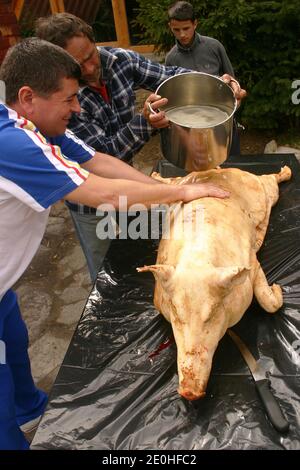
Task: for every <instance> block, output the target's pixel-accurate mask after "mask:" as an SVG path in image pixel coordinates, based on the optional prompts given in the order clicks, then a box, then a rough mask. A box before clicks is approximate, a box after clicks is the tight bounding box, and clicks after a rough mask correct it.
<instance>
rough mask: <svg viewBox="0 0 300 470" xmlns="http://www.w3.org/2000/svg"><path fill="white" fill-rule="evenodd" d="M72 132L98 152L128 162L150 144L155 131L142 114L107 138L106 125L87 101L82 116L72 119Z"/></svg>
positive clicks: (82, 106)
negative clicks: (97, 117)
mask: <svg viewBox="0 0 300 470" xmlns="http://www.w3.org/2000/svg"><path fill="white" fill-rule="evenodd" d="M72 131H73V132H74V133H75V134H76V135H77V136H78V137H79V138H80V139H82V140H84V141H85V143H86V144H88V145H91V146H92V147H93V148H94V149H95V150H97V151H98V152H103V153H107V154H109V155H113V156H115V157H117V158H120V159H122V160H127V161H128V160H130V158H131V157H132V156H133V154H134V153H136V152H137V151H138V150H139V149H140V148H141V147H143V145H144V144H145V143H146V142H148V140H149V139H150V137H151V135H152V133H153V131H154V129H153V128H152V126H150V124H149V123H148V121H147V120H146V119H145V118H144V116H143V115H142V114H140V113H137V114H135V116H134V117H133V118H132V119H131V120H130V121H129V122H128V123H127V124H125V125H124V126H122V127H120V128H119V130H118V132H116V133H115V134H114V135H112V136H109V137H107V136H106V132H105V129H104V123H103V122H102V121H101V120H100V119H96V118H95V114H94V113H93V106H89V104H88V103H87V100H85V102H84V104H82V105H81V112H80V114H79V115H76V116H75V115H74V116H73V117H72Z"/></svg>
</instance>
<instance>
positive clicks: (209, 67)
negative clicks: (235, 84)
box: [165, 1, 240, 155]
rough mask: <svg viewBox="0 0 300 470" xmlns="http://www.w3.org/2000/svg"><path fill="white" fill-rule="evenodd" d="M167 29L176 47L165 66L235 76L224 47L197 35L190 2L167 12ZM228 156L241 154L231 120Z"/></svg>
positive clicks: (237, 135)
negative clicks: (231, 130)
mask: <svg viewBox="0 0 300 470" xmlns="http://www.w3.org/2000/svg"><path fill="white" fill-rule="evenodd" d="M168 18H169V27H170V30H171V31H172V33H173V35H174V36H175V46H174V47H173V48H172V49H171V50H170V52H168V54H167V55H166V60H165V63H166V65H170V66H180V67H185V68H189V69H192V70H196V71H197V72H205V73H209V74H210V75H217V76H218V77H221V76H222V75H224V74H229V75H231V76H233V77H234V71H233V68H232V65H231V62H230V60H229V58H228V56H227V54H226V51H225V48H224V46H223V45H222V44H221V43H220V41H218V40H217V39H214V38H211V37H208V36H202V35H200V34H199V33H197V32H196V28H197V25H198V21H197V19H196V18H195V13H194V8H193V6H192V5H191V4H190V3H189V2H183V1H179V2H176V3H174V4H173V5H172V6H171V7H170V8H169V9H168ZM230 154H231V155H240V139H239V134H238V130H237V125H236V122H235V121H234V127H233V136H232V145H231V149H230Z"/></svg>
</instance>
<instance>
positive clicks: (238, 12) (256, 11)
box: [135, 0, 300, 129]
mask: <svg viewBox="0 0 300 470" xmlns="http://www.w3.org/2000/svg"><path fill="white" fill-rule="evenodd" d="M137 3H138V4H139V8H138V9H137V17H136V20H135V22H136V24H138V25H139V27H140V30H141V31H142V33H141V43H144V44H145V43H148V44H155V45H156V46H157V49H158V50H160V51H168V50H169V49H170V48H171V47H172V46H173V44H174V38H173V37H172V35H171V33H170V31H169V29H168V24H167V23H168V19H167V9H168V7H169V6H170V5H171V4H172V3H173V2H172V0H171V1H170V0H159V1H154V0H138V2H137ZM191 3H192V4H193V5H194V8H195V12H196V14H197V18H198V22H199V26H198V30H199V32H200V33H201V34H204V35H207V36H212V37H215V38H216V39H219V40H220V41H221V42H222V43H223V45H224V46H225V48H226V50H227V53H228V56H229V58H230V60H231V62H232V64H233V67H234V70H235V73H236V76H237V78H238V79H239V81H240V83H241V84H242V86H243V88H245V89H247V91H248V97H247V98H246V99H245V100H244V103H243V105H242V109H241V111H240V116H239V120H240V121H242V122H243V123H245V124H247V125H248V126H249V127H254V128H264V129H268V128H269V129H272V128H280V129H283V128H287V127H296V126H299V117H300V104H299V105H295V104H293V103H292V101H291V96H292V93H293V91H294V90H292V88H291V87H292V82H293V81H294V80H297V79H300V35H299V31H300V2H299V0H289V1H286V0H279V1H263V0H262V1H256V0H194V1H191Z"/></svg>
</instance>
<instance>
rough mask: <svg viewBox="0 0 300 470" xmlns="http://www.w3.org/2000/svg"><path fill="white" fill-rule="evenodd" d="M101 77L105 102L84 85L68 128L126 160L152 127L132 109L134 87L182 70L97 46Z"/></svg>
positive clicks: (155, 83)
mask: <svg viewBox="0 0 300 470" xmlns="http://www.w3.org/2000/svg"><path fill="white" fill-rule="evenodd" d="M100 59H101V66H102V77H101V78H102V80H103V81H104V83H105V85H106V88H107V91H108V95H109V100H110V102H109V103H106V102H105V100H104V99H103V98H102V96H101V95H100V93H98V92H97V91H95V90H93V89H92V88H90V87H88V86H84V87H83V88H81V89H80V91H79V95H78V99H79V103H80V106H81V113H80V114H78V115H75V114H74V115H73V117H72V120H71V122H70V125H69V127H70V129H71V130H72V131H73V132H74V134H76V135H77V136H78V137H79V138H80V139H82V140H83V141H84V142H86V143H87V144H89V145H90V146H91V147H94V148H95V149H96V150H98V151H100V152H103V153H108V154H110V155H114V156H115V157H118V158H120V159H122V160H125V161H129V160H130V159H131V158H132V157H133V155H134V154H135V153H136V152H137V151H138V150H139V149H140V148H141V147H143V145H144V144H145V143H146V142H147V141H148V140H149V139H150V137H151V134H152V133H153V128H152V127H151V126H150V125H149V123H148V121H147V120H146V119H145V118H144V116H143V115H142V114H141V113H136V110H135V102H136V96H135V90H136V89H138V88H145V89H147V90H150V91H152V92H153V91H155V90H156V88H157V87H158V85H160V83H162V82H163V81H164V80H165V79H166V78H168V77H171V76H173V75H175V74H177V73H180V72H184V71H186V70H185V69H182V68H180V67H165V66H163V65H160V64H158V63H155V62H151V61H150V60H148V59H146V58H145V57H143V56H141V55H139V54H136V53H135V52H133V51H129V50H124V49H114V48H111V47H101V49H100Z"/></svg>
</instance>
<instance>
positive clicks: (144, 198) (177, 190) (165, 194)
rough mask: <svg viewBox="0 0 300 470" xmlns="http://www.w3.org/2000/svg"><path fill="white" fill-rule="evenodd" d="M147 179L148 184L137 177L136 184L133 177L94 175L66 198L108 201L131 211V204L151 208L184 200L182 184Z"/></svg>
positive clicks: (83, 201) (96, 202)
mask: <svg viewBox="0 0 300 470" xmlns="http://www.w3.org/2000/svg"><path fill="white" fill-rule="evenodd" d="M146 178H147V183H146V184H145V182H141V181H137V180H135V181H134V184H133V183H132V180H131V181H130V180H125V179H107V178H100V177H97V176H95V175H92V174H91V175H90V176H89V177H88V179H87V180H86V181H85V182H84V183H83V184H82V185H81V186H79V187H78V188H77V189H76V190H74V191H72V192H71V193H69V194H68V195H67V196H66V198H65V199H67V200H68V201H71V202H78V203H81V204H85V205H87V206H90V207H95V208H97V207H99V205H101V204H109V205H110V206H112V207H114V208H115V209H121V210H128V208H129V207H130V206H132V205H133V204H137V203H139V204H143V205H144V206H145V208H150V207H151V205H152V204H170V203H173V202H176V201H179V200H183V199H184V193H185V188H184V187H183V186H182V187H177V186H171V185H167V184H163V183H161V182H159V181H155V180H152V178H149V177H146ZM149 180H150V184H149ZM153 183H154V184H153ZM120 204H121V205H120ZM124 204H125V205H126V206H124Z"/></svg>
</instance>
